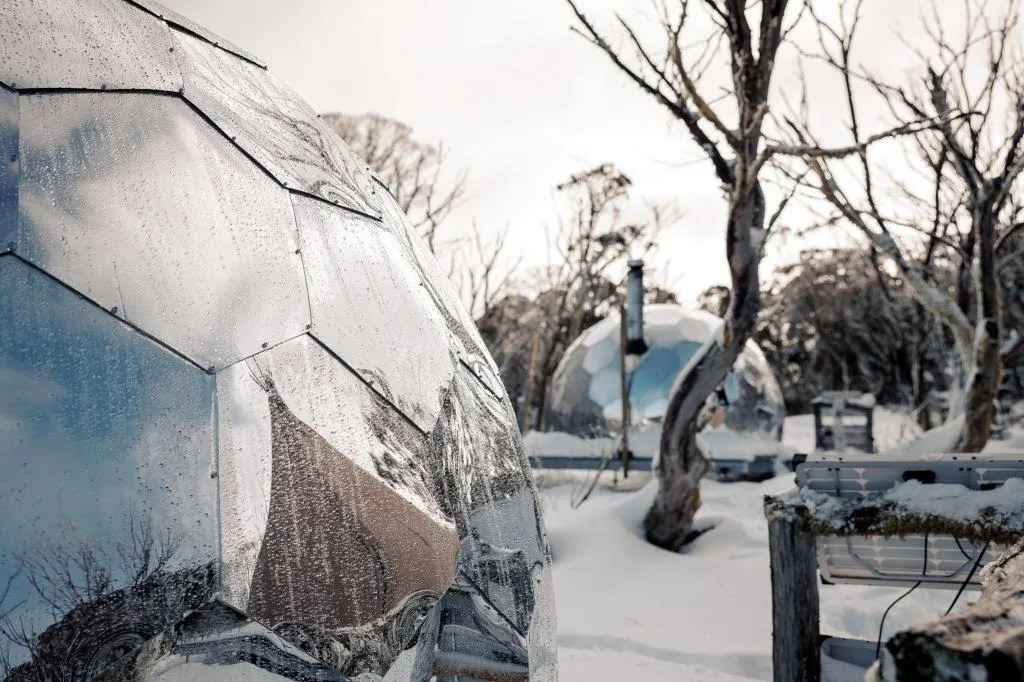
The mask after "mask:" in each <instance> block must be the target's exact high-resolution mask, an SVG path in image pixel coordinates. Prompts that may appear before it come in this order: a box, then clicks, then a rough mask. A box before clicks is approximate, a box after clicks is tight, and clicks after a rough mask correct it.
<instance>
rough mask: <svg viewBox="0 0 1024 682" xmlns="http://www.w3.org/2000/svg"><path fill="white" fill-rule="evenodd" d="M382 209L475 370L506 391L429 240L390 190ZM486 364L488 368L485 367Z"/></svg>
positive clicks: (383, 196)
mask: <svg viewBox="0 0 1024 682" xmlns="http://www.w3.org/2000/svg"><path fill="white" fill-rule="evenodd" d="M381 213H382V216H383V221H384V225H385V226H386V227H387V229H388V230H390V231H391V232H392V233H393V234H394V235H395V236H396V237H397V238H398V240H399V242H401V244H402V245H403V246H404V247H405V249H406V250H407V251H408V253H409V255H410V257H411V258H412V262H413V264H414V265H415V267H416V269H417V270H418V271H419V273H420V277H421V279H422V281H423V285H424V287H425V289H426V291H427V293H428V294H430V298H431V299H432V300H433V301H434V305H436V306H437V309H438V310H439V311H440V312H441V315H442V316H443V317H444V319H445V322H447V323H448V328H449V329H450V330H451V332H452V333H453V334H454V335H455V337H456V338H457V339H458V340H459V342H460V343H461V344H462V346H463V348H464V349H465V351H466V353H468V354H469V355H470V360H469V365H470V366H471V367H472V368H473V373H474V374H476V375H477V378H478V379H480V380H481V381H483V382H484V384H485V385H486V386H488V388H490V389H491V390H492V391H493V392H494V393H495V395H499V396H501V395H505V388H504V385H503V384H502V382H501V378H500V374H499V372H498V366H497V365H496V364H494V359H493V358H492V357H491V354H490V352H489V351H488V350H487V344H485V343H484V340H483V338H481V336H480V332H479V330H478V329H477V328H476V322H474V321H473V316H472V314H471V312H472V311H469V310H467V309H466V306H465V305H464V304H463V303H462V300H461V298H460V297H459V294H458V292H457V291H456V290H455V287H454V286H452V283H451V281H450V280H449V279H448V277H447V276H446V275H445V274H444V272H442V270H441V267H440V266H439V265H438V264H437V260H436V259H435V258H434V255H433V254H432V253H431V252H430V249H429V248H428V247H427V244H426V242H425V241H423V239H422V238H421V237H420V236H419V234H418V233H417V232H416V229H415V227H414V226H413V225H412V222H411V221H410V220H409V217H408V216H407V215H405V213H403V212H402V209H401V207H399V205H398V203H397V202H396V201H395V199H394V197H392V196H391V194H390V193H389V192H387V191H383V192H381ZM485 368H486V371H485Z"/></svg>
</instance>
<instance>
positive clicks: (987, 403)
mask: <svg viewBox="0 0 1024 682" xmlns="http://www.w3.org/2000/svg"><path fill="white" fill-rule="evenodd" d="M992 202H993V198H992V197H991V196H989V197H985V198H984V199H983V200H982V201H980V202H979V206H978V208H977V209H976V211H975V215H974V220H975V230H976V232H977V238H976V239H975V248H974V250H975V258H974V261H975V276H974V288H975V293H976V298H977V308H978V326H977V331H975V333H974V357H973V358H971V360H972V367H971V369H970V375H969V377H968V380H967V390H966V396H965V399H964V433H963V442H962V443H961V444H960V448H959V450H960V451H961V452H981V449H982V448H984V447H985V443H987V442H988V439H989V435H990V433H991V430H992V422H993V420H994V419H995V400H996V395H997V394H998V391H999V384H1000V381H1001V379H1002V374H1003V363H1002V358H1001V357H1000V355H999V339H1000V328H1001V327H1002V311H1001V309H1000V308H1001V306H1000V300H999V294H1000V291H999V279H998V277H997V276H996V263H995V242H996V216H995V215H994V212H993V210H992Z"/></svg>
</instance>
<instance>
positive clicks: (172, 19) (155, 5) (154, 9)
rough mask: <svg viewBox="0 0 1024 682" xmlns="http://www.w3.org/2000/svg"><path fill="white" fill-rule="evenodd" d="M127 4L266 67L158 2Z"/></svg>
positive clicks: (133, 0)
mask: <svg viewBox="0 0 1024 682" xmlns="http://www.w3.org/2000/svg"><path fill="white" fill-rule="evenodd" d="M128 2H130V3H131V4H133V5H136V6H138V7H141V8H142V9H144V10H145V11H147V12H149V13H150V14H153V15H156V16H158V17H160V18H161V19H164V20H165V21H166V22H167V23H169V24H171V25H172V26H177V27H179V28H183V29H185V30H186V31H188V32H189V33H193V34H195V35H197V36H199V37H200V38H203V39H205V40H208V41H209V42H211V43H213V44H214V45H216V46H217V47H219V48H221V49H223V50H227V51H228V52H231V53H233V54H236V55H238V56H239V57H242V58H243V59H248V60H249V61H250V62H253V63H254V64H256V65H258V66H260V67H263V68H266V66H267V65H266V64H264V63H263V62H262V61H261V60H260V58H259V57H256V56H255V55H253V54H252V53H251V52H246V51H245V50H243V49H242V48H240V47H238V46H237V45H235V44H233V43H231V42H229V41H227V40H225V39H224V38H222V37H220V36H219V35H217V34H215V33H213V32H212V31H208V30H207V29H206V28H205V27H203V26H200V25H199V24H197V23H196V22H194V21H192V20H191V19H189V18H188V17H184V16H182V15H180V14H178V13H177V12H175V11H174V10H171V9H168V8H166V7H164V6H163V5H161V4H160V3H159V2H153V0H128Z"/></svg>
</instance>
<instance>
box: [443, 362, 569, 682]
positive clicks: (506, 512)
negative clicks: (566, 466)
mask: <svg viewBox="0 0 1024 682" xmlns="http://www.w3.org/2000/svg"><path fill="white" fill-rule="evenodd" d="M431 440H432V444H433V448H432V449H433V450H434V451H435V452H437V453H439V455H440V460H441V461H440V466H441V472H442V477H441V481H440V488H441V490H442V491H443V493H444V494H443V497H442V500H443V501H444V502H445V503H446V504H448V505H451V507H450V510H449V511H448V513H449V515H451V516H452V517H453V518H455V520H456V523H457V524H458V525H459V531H460V534H462V535H463V537H464V542H463V548H462V552H461V553H460V568H461V572H462V573H463V574H464V575H468V576H470V577H471V578H472V580H471V581H470V584H471V585H472V587H473V588H474V589H475V590H478V591H479V592H480V593H481V594H482V595H483V596H484V597H486V600H487V603H488V604H489V605H490V606H491V607H492V608H494V609H497V610H498V611H499V612H500V613H501V615H502V621H503V623H504V624H505V628H506V629H507V630H509V631H508V632H507V633H506V634H507V640H508V641H514V640H515V639H516V636H519V637H522V638H524V639H525V640H526V642H527V643H528V649H529V670H530V679H531V680H544V679H553V676H554V669H555V668H554V666H555V656H554V651H553V649H552V648H551V646H550V643H551V642H552V641H553V634H554V625H555V620H554V599H553V594H552V589H551V574H550V559H549V554H548V549H547V538H546V534H545V532H544V527H543V524H542V522H541V519H540V516H539V513H538V509H537V498H536V490H535V488H534V486H533V481H532V478H531V477H530V475H529V467H528V464H527V462H526V458H525V457H524V456H523V453H522V449H521V443H520V440H519V434H518V429H517V426H516V424H515V422H514V421H513V420H512V419H510V417H509V414H508V412H507V411H506V410H505V409H504V407H503V403H502V401H499V400H497V399H495V398H494V396H493V395H491V394H490V393H489V392H488V391H487V390H486V389H485V388H484V387H483V386H482V385H481V384H480V382H479V381H478V380H477V379H476V378H475V377H473V376H472V375H471V374H470V373H469V372H468V371H467V370H466V369H465V368H463V367H462V366H459V367H457V368H456V372H455V378H454V380H453V382H452V386H451V390H450V393H449V395H448V399H447V400H446V401H445V411H444V413H443V414H442V417H441V419H440V420H439V421H438V427H437V429H436V430H435V432H434V434H432V439H431ZM440 625H441V627H440V630H441V631H442V632H443V631H444V623H443V622H442V623H441V624H440Z"/></svg>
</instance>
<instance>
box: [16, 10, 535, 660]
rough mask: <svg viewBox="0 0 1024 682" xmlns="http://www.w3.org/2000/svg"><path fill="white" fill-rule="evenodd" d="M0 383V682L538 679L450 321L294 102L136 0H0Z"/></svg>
mask: <svg viewBox="0 0 1024 682" xmlns="http://www.w3.org/2000/svg"><path fill="white" fill-rule="evenodd" d="M0 387H2V390H0V472H2V475H0V614H4V615H5V617H6V619H7V620H5V622H9V623H19V624H20V627H23V629H24V635H25V636H24V637H22V636H18V637H14V636H13V630H11V629H10V628H4V632H5V634H6V635H7V636H6V638H5V637H4V635H3V634H0V649H3V650H5V651H9V656H8V657H7V659H6V660H9V661H10V663H11V665H12V666H13V668H14V669H13V670H5V671H2V672H3V673H4V675H0V677H4V678H7V677H8V676H10V677H11V678H15V679H29V678H31V679H68V680H79V679H82V680H84V679H93V678H94V677H95V676H97V675H101V674H102V675H104V676H105V677H104V678H105V679H129V678H130V679H161V680H172V679H174V680H178V679H196V678H199V677H202V678H207V679H208V678H210V676H211V675H212V676H213V677H214V678H216V679H239V678H242V677H246V676H249V677H251V678H252V679H278V678H282V677H283V678H293V679H323V680H343V679H349V678H354V677H357V676H360V677H359V679H381V676H385V675H387V679H388V680H403V679H426V678H429V677H430V676H431V675H432V674H438V675H440V674H442V673H443V674H445V675H456V676H467V677H474V678H476V677H487V676H492V677H493V676H502V679H520V678H523V679H525V676H526V675H527V674H528V675H529V676H530V678H531V679H540V680H545V679H554V677H555V672H554V665H555V655H554V616H553V601H552V594H551V580H550V566H549V558H548V550H547V544H546V539H545V536H544V531H543V526H542V523H541V518H540V513H539V506H538V504H537V499H536V492H535V488H534V486H533V482H532V478H531V477H530V473H529V468H528V465H527V463H526V460H525V457H524V456H523V454H522V446H521V442H520V437H519V433H518V430H517V427H516V423H515V419H514V417H513V412H512V408H511V405H510V404H509V401H508V397H507V395H506V394H505V392H504V390H503V388H502V384H501V381H500V379H499V377H498V374H497V369H496V367H495V365H494V362H493V360H492V359H491V357H490V355H489V354H488V353H487V350H486V347H485V346H484V343H483V341H482V340H481V338H480V336H479V334H478V333H477V331H476V328H475V326H474V324H473V321H472V318H471V317H470V316H469V314H468V313H467V311H466V310H465V309H464V308H463V306H462V305H461V303H460V302H459V300H458V296H457V294H456V292H455V290H454V289H453V287H452V286H451V285H450V283H449V282H448V281H447V280H446V279H445V277H444V275H443V274H442V272H441V269H440V268H439V267H438V265H437V263H436V262H435V261H434V260H433V257H432V256H431V254H430V253H429V251H428V249H427V248H426V246H425V245H424V244H423V243H422V241H421V240H420V239H419V237H418V236H417V235H416V233H415V231H414V229H413V227H412V225H411V224H410V223H409V221H408V219H407V218H406V216H405V215H404V214H403V213H402V211H401V210H400V208H399V207H398V205H397V204H396V202H395V201H394V199H393V198H392V197H391V195H390V194H389V193H388V191H387V190H386V188H384V187H382V186H380V185H379V184H378V183H377V181H376V180H375V179H374V178H373V177H372V175H371V173H370V172H369V170H368V169H367V168H366V167H365V165H364V164H363V163H362V162H361V161H360V160H359V159H358V158H357V157H356V156H355V155H354V154H353V153H352V152H351V151H350V150H349V149H348V147H347V146H346V145H345V144H344V143H343V142H342V141H341V139H340V138H339V137H338V136H337V135H336V134H335V133H334V132H333V131H331V130H330V129H329V127H328V126H327V125H326V124H325V123H324V122H323V121H322V120H321V119H320V118H319V116H318V115H317V114H316V113H315V112H314V111H313V110H312V109H310V107H309V106H308V105H306V104H305V103H304V102H303V101H302V100H301V99H300V98H299V97H298V96H296V95H295V94H294V93H293V92H292V91H291V90H290V89H288V88H287V86H285V85H283V84H282V83H281V82H279V81H278V80H276V79H275V78H274V77H273V75H272V74H270V73H269V72H268V71H267V70H266V68H265V67H264V65H263V64H262V63H260V62H259V61H258V60H257V59H255V58H254V57H252V56H251V55H248V54H247V53H245V52H244V51H243V50H241V49H239V48H237V47H235V46H233V45H231V44H230V43H227V42H226V41H223V40H222V39H220V38H217V37H216V36H213V35H212V34H210V33H209V32H207V31H206V30H204V29H203V28H202V27H200V26H197V25H195V24H193V23H191V22H189V21H188V20H187V19H185V18H183V17H180V16H178V15H176V14H174V13H172V12H169V11H168V10H166V9H164V8H162V7H160V6H158V5H156V4H155V3H153V2H151V1H150V0H130V1H129V0H81V1H80V2H76V3H69V2H66V1H63V0H5V2H3V3H2V4H0ZM19 631H20V630H19ZM204 668H211V669H210V670H206V671H204V670H203V669H204ZM260 668H262V669H260ZM424 675H426V677H424ZM517 676H518V677H517ZM249 677H246V678H247V679H248V678H249Z"/></svg>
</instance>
